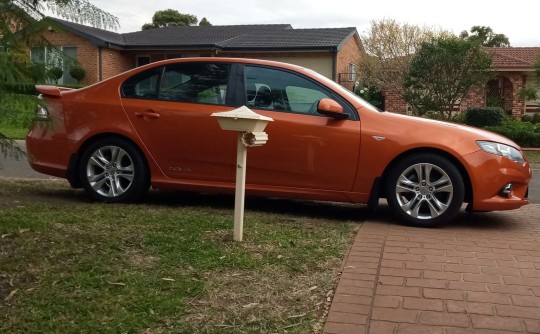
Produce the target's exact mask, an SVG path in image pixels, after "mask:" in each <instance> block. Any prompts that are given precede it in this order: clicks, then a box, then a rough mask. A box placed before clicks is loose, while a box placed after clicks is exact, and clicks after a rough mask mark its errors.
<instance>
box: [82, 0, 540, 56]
mask: <svg viewBox="0 0 540 334" xmlns="http://www.w3.org/2000/svg"><path fill="white" fill-rule="evenodd" d="M90 2H91V3H92V4H94V5H96V6H97V7H99V8H101V9H103V10H105V11H107V12H109V13H111V14H113V15H115V16H117V17H118V18H119V21H120V28H119V29H118V30H117V31H118V32H122V33H123V32H132V31H138V30H141V26H142V25H143V24H144V23H149V22H151V21H152V15H153V14H154V12H156V11H158V10H165V9H175V10H177V11H179V12H180V13H185V14H192V15H195V16H196V17H197V18H198V19H199V20H201V19H202V18H203V17H206V19H207V20H208V21H210V23H212V24H213V25H236V24H284V23H287V24H291V25H292V26H293V28H341V27H356V28H357V30H358V32H359V33H360V34H363V33H365V32H366V31H367V30H368V29H369V26H370V22H371V21H372V20H380V19H383V18H390V19H395V20H397V21H399V22H401V23H409V24H417V25H426V26H430V27H439V28H442V29H445V30H450V31H453V32H454V33H455V34H459V33H460V32H461V31H463V30H470V28H471V27H472V26H475V25H480V26H490V27H491V28H492V29H493V30H494V31H495V32H496V33H502V34H505V35H506V36H507V37H508V38H509V39H510V44H511V45H512V46H540V28H539V22H540V1H539V0H514V1H512V2H502V1H485V0H453V1H445V2H440V1H436V0H432V1H421V0H407V1H405V0H379V1H376V0H372V1H361V0H356V1H354V0H352V1H351V0H348V1H347V0H326V1H322V0H249V1H247V0H220V1H217V0H213V1H210V0H182V1H178V0H129V1H118V0H117V1H112V0H90ZM503 3H504V6H502V4H503Z"/></svg>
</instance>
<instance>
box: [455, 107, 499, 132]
mask: <svg viewBox="0 0 540 334" xmlns="http://www.w3.org/2000/svg"><path fill="white" fill-rule="evenodd" d="M506 119H507V116H506V113H505V112H504V110H502V108H499V107H478V108H469V109H468V110H467V114H466V115H465V124H467V125H471V126H476V127H478V128H483V127H486V126H499V125H502V123H503V122H504V121H505V120H506Z"/></svg>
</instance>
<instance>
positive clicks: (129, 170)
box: [79, 138, 150, 202]
mask: <svg viewBox="0 0 540 334" xmlns="http://www.w3.org/2000/svg"><path fill="white" fill-rule="evenodd" d="M79 173H80V174H79V175H80V178H81V181H82V184H83V187H84V189H85V190H86V192H87V193H88V194H89V195H90V196H92V197H93V198H95V199H97V200H99V201H102V202H126V201H135V200H138V199H140V198H141V197H142V196H144V195H145V194H146V193H147V191H148V188H149V184H150V177H149V173H148V167H147V165H146V161H145V160H144V157H143V156H142V154H141V153H140V152H139V150H138V149H137V148H136V147H135V146H134V145H133V144H131V143H130V142H129V141H127V140H125V139H121V138H102V139H99V140H97V141H96V142H94V143H92V144H91V145H90V146H89V147H88V148H87V149H86V150H85V151H84V152H83V154H82V156H81V160H80V164H79Z"/></svg>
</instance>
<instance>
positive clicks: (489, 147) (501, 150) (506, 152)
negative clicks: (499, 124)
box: [476, 140, 525, 163]
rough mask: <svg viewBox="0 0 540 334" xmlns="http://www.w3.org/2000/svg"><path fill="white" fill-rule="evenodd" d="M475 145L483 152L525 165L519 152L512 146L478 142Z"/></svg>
mask: <svg viewBox="0 0 540 334" xmlns="http://www.w3.org/2000/svg"><path fill="white" fill-rule="evenodd" d="M476 143H477V144H478V146H480V148H481V149H482V150H483V151H484V152H487V153H491V154H496V155H500V156H503V157H506V158H508V159H510V160H512V161H515V162H519V163H525V159H524V158H523V155H522V154H521V152H520V151H518V150H517V149H515V148H514V147H512V146H508V145H504V144H500V143H495V142H492V141H480V140H479V141H477V142H476Z"/></svg>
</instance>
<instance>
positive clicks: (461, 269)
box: [444, 263, 481, 274]
mask: <svg viewBox="0 0 540 334" xmlns="http://www.w3.org/2000/svg"><path fill="white" fill-rule="evenodd" d="M444 270H445V271H450V272H457V273H470V274H480V273H481V270H480V267H478V266H472V265H466V264H448V263H447V264H445V265H444Z"/></svg>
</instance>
